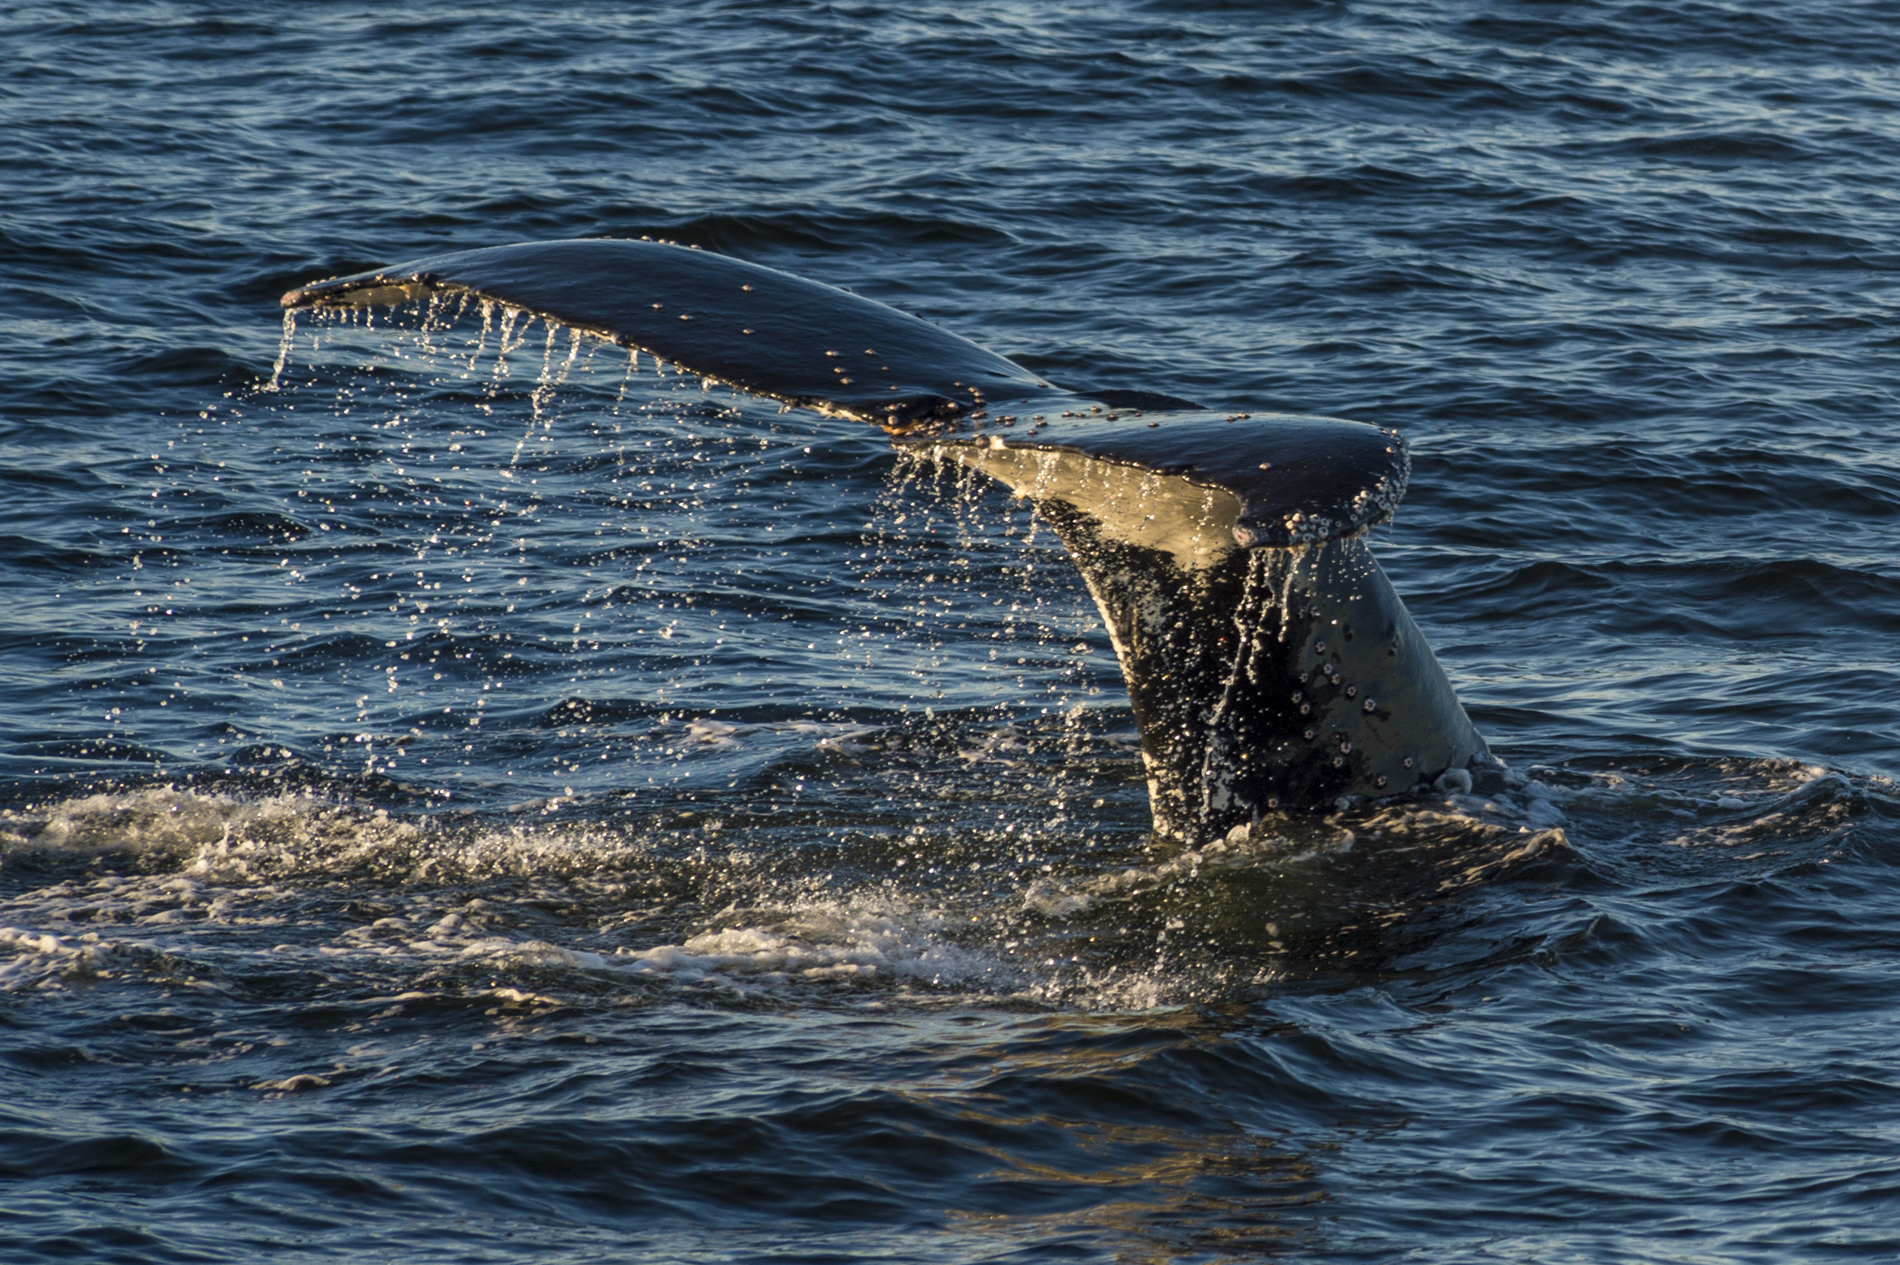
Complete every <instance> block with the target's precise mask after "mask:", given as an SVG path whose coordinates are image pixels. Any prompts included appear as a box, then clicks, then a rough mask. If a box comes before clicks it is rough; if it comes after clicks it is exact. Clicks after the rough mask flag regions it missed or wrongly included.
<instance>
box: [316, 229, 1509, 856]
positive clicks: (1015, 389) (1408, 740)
mask: <svg viewBox="0 0 1900 1265" xmlns="http://www.w3.org/2000/svg"><path fill="white" fill-rule="evenodd" d="M458 294H459V295H466V296H472V297H474V298H479V299H481V300H484V301H491V302H496V303H500V304H504V305H507V306H510V307H514V308H519V309H522V310H524V311H527V312H530V313H533V314H534V315H537V316H540V317H542V318H543V319H546V320H549V321H553V322H557V323H561V324H565V325H569V326H573V327H575V328H577V329H581V330H584V331H587V332H590V333H593V334H596V335H599V336H600V337H602V338H605V339H609V340H611V341H613V342H615V343H617V344H619V345H621V346H623V347H627V348H629V349H632V350H634V351H638V352H645V353H648V354H651V355H653V356H656V357H658V358H660V359H663V360H667V361H671V362H673V363H674V364H675V365H676V366H678V367H679V368H680V369H682V370H684V371H687V372H691V373H696V374H699V375H701V376H703V377H706V378H709V379H712V380H715V381H718V382H723V383H727V384H729V385H731V386H734V387H736V388H738V389H740V390H743V391H747V392H750V393H752V394H755V395H760V396H764V397H767V398H771V399H775V400H779V401H781V402H783V403H785V404H788V405H793V406H799V407H807V408H815V409H818V410H821V411H823V412H826V413H830V414H835V415H843V416H847V417H852V418H857V419H860V420H863V421H866V422H871V423H874V424H876V425H879V426H881V427H883V428H884V429H885V430H886V431H887V432H889V434H890V435H891V437H892V442H893V443H894V444H895V445H897V446H898V447H899V448H902V449H908V450H910V451H912V452H914V453H916V454H917V455H920V456H924V457H928V458H931V459H934V460H936V461H939V462H949V463H954V464H957V465H960V466H966V467H968V468H970V469H972V470H975V471H979V472H981V473H983V474H985V475H988V476H991V477H993V478H995V479H997V480H999V481H1000V482H1002V483H1003V484H1005V485H1007V486H1008V487H1009V488H1010V489H1011V490H1012V491H1013V492H1014V493H1015V494H1016V495H1018V496H1022V497H1025V498H1027V499H1028V500H1029V501H1030V502H1031V503H1032V504H1033V505H1034V506H1035V508H1036V510H1037V512H1038V513H1039V514H1040V515H1041V516H1042V517H1043V518H1044V519H1045V521H1047V522H1048V523H1049V524H1050V525H1051V526H1052V527H1053V529H1054V530H1055V532H1056V533H1057V535H1058V536H1059V537H1060V538H1061V540H1062V542H1063V544H1064V545H1065V546H1066V548H1067V549H1068V552H1069V556H1070V557H1071V558H1072V559H1073V560H1074V561H1075V564H1076V566H1077V567H1078V568H1079V569H1080V571H1081V573H1082V577H1083V579H1084V581H1085V582H1086V584H1087V585H1088V589H1089V592H1090V593H1091V594H1092V595H1093V596H1094V598H1095V602H1096V604H1097V606H1098V607H1100V609H1101V613H1102V618H1103V620H1104V622H1105V624H1106V626H1107V628H1108V632H1109V636H1110V639H1111V641H1112V643H1113V645H1114V648H1115V653H1116V655H1117V657H1118V659H1119V661H1120V663H1121V669H1122V676H1123V679H1124V680H1125V681H1126V682H1127V685H1128V692H1129V697H1130V700H1131V702H1132V704H1133V707H1134V712H1135V719H1136V724H1137V726H1138V728H1139V730H1140V734H1141V749H1142V760H1143V764H1144V766H1145V769H1146V772H1147V778H1148V790H1149V801H1150V803H1151V805H1152V807H1153V814H1154V825H1155V830H1156V832H1157V833H1158V834H1161V835H1164V836H1168V837H1173V838H1179V839H1183V840H1186V841H1189V842H1199V841H1203V840H1207V839H1210V838H1214V837H1219V836H1223V835H1227V834H1229V833H1230V832H1232V831H1234V830H1235V829H1237V828H1248V827H1251V825H1252V824H1253V823H1255V822H1257V821H1258V820H1259V819H1260V817H1261V815H1262V814H1265V813H1270V812H1275V811H1303V810H1315V809H1330V808H1333V807H1334V806H1335V805H1337V804H1339V803H1340V802H1341V800H1342V798H1344V797H1360V798H1381V797H1385V796H1390V795H1396V794H1401V793H1406V792H1410V791H1413V790H1416V789H1419V788H1421V787H1422V786H1426V785H1430V784H1431V783H1432V782H1433V780H1434V779H1438V778H1440V777H1441V776H1442V775H1444V774H1446V773H1447V772H1451V771H1455V770H1462V769H1466V768H1468V767H1470V766H1472V765H1473V764H1474V763H1483V762H1486V761H1488V759H1489V752H1488V751H1487V749H1486V747H1485V743H1484V739H1483V738H1482V737H1480V736H1479V734H1478V732H1477V730H1476V728H1475V727H1474V726H1473V725H1472V724H1471V721H1470V719H1469V718H1468V717H1467V716H1466V715H1465V712H1464V709H1463V708H1462V707H1461V706H1460V705H1459V703H1458V700H1457V697H1456V695H1455V694H1454V693H1453V691H1452V687H1451V683H1450V681H1449V680H1447V679H1446V676H1445V673H1444V670H1443V669H1442V668H1441V667H1440V665H1439V663H1438V661H1437V659H1436V658H1435V657H1434V656H1433V654H1432V652H1431V649H1430V647H1429V646H1428V645H1427V644H1426V642H1425V638H1424V636H1423V635H1422V634H1421V633H1420V632H1419V629H1418V626H1417V625H1416V624H1415V623H1413V622H1412V618H1411V616H1410V615H1409V614H1407V612H1406V610H1405V607H1404V604H1403V603H1402V602H1400V600H1399V596H1398V594H1397V593H1396V592H1395V591H1394V590H1393V588H1392V585H1391V583H1390V582H1389V581H1388V580H1387V579H1386V576H1385V573H1384V572H1383V571H1381V570H1380V568H1379V564H1378V562H1377V561H1376V560H1375V559H1374V558H1373V556H1372V551H1371V549H1370V547H1369V546H1368V544H1367V541H1366V533H1367V531H1368V530H1369V529H1370V528H1372V527H1374V526H1376V525H1377V524H1379V523H1382V522H1384V521H1386V520H1387V519H1389V518H1390V517H1391V516H1392V513H1393V511H1394V509H1395V508H1396V507H1397V505H1398V502H1399V499H1400V497H1401V496H1402V495H1403V494H1404V491H1405V484H1406V479H1407V477H1408V474H1409V471H1410V463H1409V458H1408V456H1407V453H1406V448H1405V443H1404V441H1403V439H1402V438H1401V437H1400V436H1399V434H1398V432H1396V431H1394V430H1391V429H1386V428H1381V427H1377V426H1370V425H1366V424H1365V423H1361V422H1348V421H1341V420H1338V419H1335V418H1324V417H1306V416H1294V415H1287V414H1277V413H1276V414H1267V413H1253V412H1237V411H1219V410H1209V409H1205V408H1202V407H1201V406H1200V405H1197V404H1194V403H1192V402H1191V401H1188V400H1183V399H1180V398H1178V397H1174V396H1170V395H1166V394H1162V393H1157V392H1129V391H1112V392H1107V391H1105V392H1098V393H1095V394H1092V395H1091V394H1087V393H1077V392H1072V391H1069V390H1066V389H1064V388H1062V387H1060V386H1057V385H1055V384H1053V383H1051V382H1049V381H1047V380H1046V379H1044V378H1041V377H1039V376H1038V375H1036V374H1034V373H1032V372H1030V371H1029V370H1027V369H1024V368H1023V367H1022V366H1020V365H1017V364H1015V363H1014V362H1012V361H1010V360H1007V359H1005V358H1003V357H1002V356H999V355H997V354H996V353H994V352H991V351H988V350H986V349H985V348H983V347H981V346H979V345H977V344H976V343H974V342H971V341H970V340H968V339H965V338H962V337H960V336H958V335H956V334H953V333H950V332H949V331H947V330H944V329H941V328H939V327H937V326H935V325H932V324H931V323H929V322H928V321H924V320H921V319H919V318H917V317H914V316H910V315H908V314H906V313H903V312H900V311H898V310H896V309H895V308H891V307H888V306H886V305H884V304H882V303H877V302H875V301H873V300H870V299H864V298H860V297H859V296H857V295H854V294H851V293H849V292H847V291H844V290H840V289H837V288H835V287H832V286H827V285H823V284H821V283H818V282H815V281H810V280H806V279H805V278H802V277H796V276H793V275H791V274H790V273H786V272H781V271H779V270H777V269H773V268H766V267H763V266H761V265H758V264H752V263H747V262H745V261H743V260H738V259H733V258H729V257H727V256H723V255H718V254H714V253H711V252H708V251H701V250H697V249H691V248H687V247H682V246H679V245H676V244H673V243H667V242H654V241H649V240H641V241H627V240H618V239H586V240H576V241H557V242H530V243H523V244H520V245H513V246H498V247H492V248H488V249H481V250H468V251H458V252H455V253H451V254H443V255H434V256H430V257H428V258H424V259H418V260H413V261H411V262H409V263H404V264H398V265H396V266H394V267H390V268H382V269H376V270H374V271H370V272H363V273H357V274H355V275H352V276H346V277H338V278H334V279H331V280H326V281H318V282H313V283H311V284H309V285H305V286H301V287H299V288H298V289H295V290H292V291H291V292H289V293H288V294H286V295H285V296H284V298H283V304H284V306H285V307H287V308H304V307H347V306H365V305H379V304H392V305H402V304H408V303H415V302H421V301H427V300H430V299H435V298H439V297H442V296H454V295H458Z"/></svg>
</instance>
